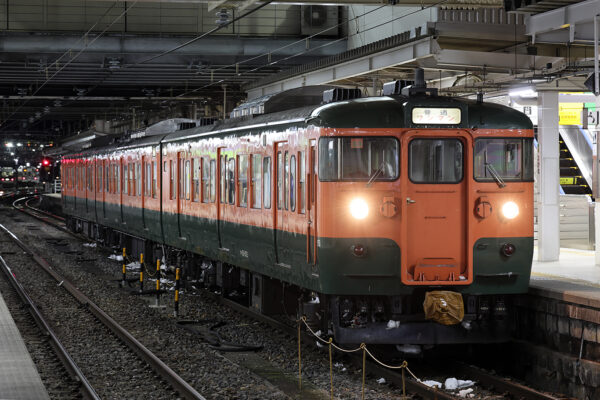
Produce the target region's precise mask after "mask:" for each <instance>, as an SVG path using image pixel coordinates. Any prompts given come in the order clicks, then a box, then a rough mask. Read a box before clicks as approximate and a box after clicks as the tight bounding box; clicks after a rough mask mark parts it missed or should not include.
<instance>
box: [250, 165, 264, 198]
mask: <svg viewBox="0 0 600 400" xmlns="http://www.w3.org/2000/svg"><path fill="white" fill-rule="evenodd" d="M250 164H251V168H250V169H251V176H252V178H251V183H250V185H251V186H252V196H251V197H252V199H251V202H250V203H251V204H250V207H251V208H257V209H258V208H261V206H262V202H261V200H262V183H261V178H262V170H261V168H262V154H252V157H251V161H250Z"/></svg>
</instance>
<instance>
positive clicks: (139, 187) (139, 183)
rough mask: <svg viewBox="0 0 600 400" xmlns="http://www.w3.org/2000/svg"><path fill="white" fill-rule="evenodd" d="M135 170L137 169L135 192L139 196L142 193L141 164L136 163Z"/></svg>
mask: <svg viewBox="0 0 600 400" xmlns="http://www.w3.org/2000/svg"><path fill="white" fill-rule="evenodd" d="M135 170H136V171H137V178H136V184H137V187H136V192H135V194H136V195H137V196H138V197H139V196H141V195H142V164H141V163H136V164H135Z"/></svg>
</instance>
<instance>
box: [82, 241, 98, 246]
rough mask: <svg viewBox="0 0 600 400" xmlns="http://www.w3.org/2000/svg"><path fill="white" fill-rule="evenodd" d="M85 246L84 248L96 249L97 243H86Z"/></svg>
mask: <svg viewBox="0 0 600 400" xmlns="http://www.w3.org/2000/svg"><path fill="white" fill-rule="evenodd" d="M83 246H84V247H96V246H97V243H96V242H93V243H84V244H83Z"/></svg>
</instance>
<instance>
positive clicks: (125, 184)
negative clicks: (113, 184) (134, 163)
mask: <svg viewBox="0 0 600 400" xmlns="http://www.w3.org/2000/svg"><path fill="white" fill-rule="evenodd" d="M123 175H124V176H125V179H124V181H123V193H125V194H127V191H128V190H129V165H127V164H125V165H124V166H123Z"/></svg>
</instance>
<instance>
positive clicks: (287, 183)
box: [283, 151, 290, 210]
mask: <svg viewBox="0 0 600 400" xmlns="http://www.w3.org/2000/svg"><path fill="white" fill-rule="evenodd" d="M284 159H285V170H284V171H283V201H284V203H285V209H286V210H287V209H288V208H289V202H288V192H289V190H290V189H289V188H290V156H289V154H288V152H287V151H286V152H285V157H284Z"/></svg>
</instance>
